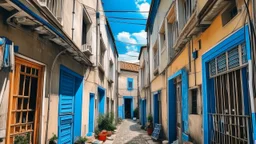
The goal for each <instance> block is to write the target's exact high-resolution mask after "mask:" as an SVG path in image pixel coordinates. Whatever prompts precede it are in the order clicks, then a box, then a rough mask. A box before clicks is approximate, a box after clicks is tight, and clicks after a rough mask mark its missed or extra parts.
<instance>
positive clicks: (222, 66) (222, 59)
mask: <svg viewBox="0 0 256 144" xmlns="http://www.w3.org/2000/svg"><path fill="white" fill-rule="evenodd" d="M217 69H218V73H221V72H224V71H226V70H227V62H226V53H224V54H222V55H221V56H219V57H218V58H217Z"/></svg>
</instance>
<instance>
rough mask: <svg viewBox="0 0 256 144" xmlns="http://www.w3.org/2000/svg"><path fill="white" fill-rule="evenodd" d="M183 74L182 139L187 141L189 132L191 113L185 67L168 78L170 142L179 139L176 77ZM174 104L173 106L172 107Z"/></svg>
mask: <svg viewBox="0 0 256 144" xmlns="http://www.w3.org/2000/svg"><path fill="white" fill-rule="evenodd" d="M180 75H181V80H182V81H181V83H182V89H181V95H182V101H181V103H182V140H183V142H185V141H187V137H185V135H187V133H188V127H189V122H188V115H189V113H188V112H189V107H188V73H187V71H186V69H185V68H183V69H181V70H179V71H177V72H176V73H175V74H173V75H172V76H170V77H169V78H168V110H167V114H168V138H169V142H173V141H175V140H176V139H177V137H176V136H177V130H176V121H177V117H176V96H175V95H176V94H175V91H176V89H175V85H174V78H176V77H177V76H180ZM170 106H172V107H170Z"/></svg>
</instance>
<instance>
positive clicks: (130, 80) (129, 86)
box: [127, 78, 133, 91]
mask: <svg viewBox="0 0 256 144" xmlns="http://www.w3.org/2000/svg"><path fill="white" fill-rule="evenodd" d="M127 90H128V91H131V90H133V78H127Z"/></svg>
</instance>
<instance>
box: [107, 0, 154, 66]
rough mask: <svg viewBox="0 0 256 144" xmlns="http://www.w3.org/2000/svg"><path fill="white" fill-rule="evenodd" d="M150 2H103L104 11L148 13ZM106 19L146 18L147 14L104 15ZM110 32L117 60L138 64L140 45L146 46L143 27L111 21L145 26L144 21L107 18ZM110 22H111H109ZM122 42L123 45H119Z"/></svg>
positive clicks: (136, 0) (135, 0)
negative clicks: (113, 39)
mask: <svg viewBox="0 0 256 144" xmlns="http://www.w3.org/2000/svg"><path fill="white" fill-rule="evenodd" d="M150 2H151V0H103V7H104V10H137V11H149V7H150ZM105 15H106V16H107V17H124V18H141V19H145V18H147V16H148V14H147V13H124V12H121V13H108V12H107V13H105ZM108 20H109V22H110V26H111V29H112V32H113V34H114V37H115V39H116V40H117V41H116V46H117V50H118V53H119V60H121V61H127V62H138V55H139V50H140V45H131V44H127V43H132V44H145V45H146V36H147V35H146V32H145V25H133V24H125V23H117V22H113V21H121V22H129V23H142V24H146V20H120V19H113V18H108ZM111 21H112V22H111ZM119 41H122V42H124V43H121V42H119Z"/></svg>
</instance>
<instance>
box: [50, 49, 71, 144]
mask: <svg viewBox="0 0 256 144" xmlns="http://www.w3.org/2000/svg"><path fill="white" fill-rule="evenodd" d="M66 51H67V50H66V49H65V50H62V51H61V52H59V53H58V54H57V55H56V57H55V58H54V60H53V63H52V67H51V71H50V76H49V91H48V92H49V93H48V109H47V121H46V129H45V143H46V141H47V137H48V129H49V118H50V117H49V114H50V107H51V105H50V102H51V94H52V74H53V69H54V66H55V63H56V61H57V59H58V58H59V57H60V56H61V55H62V54H64V53H65V52H66Z"/></svg>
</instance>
